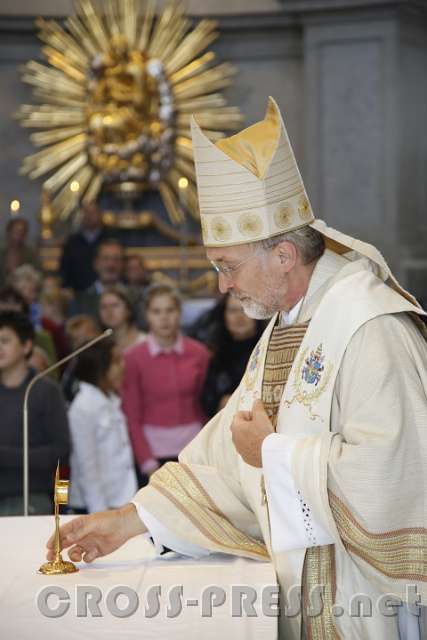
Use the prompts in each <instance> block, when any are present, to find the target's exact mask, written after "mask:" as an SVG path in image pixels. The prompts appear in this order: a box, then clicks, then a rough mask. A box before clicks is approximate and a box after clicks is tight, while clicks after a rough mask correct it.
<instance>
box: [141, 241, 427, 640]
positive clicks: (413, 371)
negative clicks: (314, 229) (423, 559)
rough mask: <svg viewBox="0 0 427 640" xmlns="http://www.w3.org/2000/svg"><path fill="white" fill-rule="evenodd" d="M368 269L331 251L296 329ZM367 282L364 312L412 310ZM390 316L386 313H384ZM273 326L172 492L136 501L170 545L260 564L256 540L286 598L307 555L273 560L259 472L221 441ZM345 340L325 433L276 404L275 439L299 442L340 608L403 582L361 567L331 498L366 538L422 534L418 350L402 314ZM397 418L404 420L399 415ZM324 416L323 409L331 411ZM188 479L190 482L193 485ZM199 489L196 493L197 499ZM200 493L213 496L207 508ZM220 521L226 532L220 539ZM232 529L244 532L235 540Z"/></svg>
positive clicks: (299, 467)
mask: <svg viewBox="0 0 427 640" xmlns="http://www.w3.org/2000/svg"><path fill="white" fill-rule="evenodd" d="M369 269H370V265H369V264H366V263H365V262H364V261H357V262H355V263H350V262H348V261H347V260H346V259H345V258H343V257H340V256H338V255H336V254H334V253H331V252H329V251H327V252H326V255H325V256H324V257H323V258H322V259H321V260H320V261H319V263H318V265H317V267H316V269H315V271H314V274H313V277H312V280H311V283H310V288H309V291H308V293H307V296H306V298H305V300H304V303H303V305H302V308H301V311H300V317H299V321H304V320H306V319H309V318H312V321H311V323H310V328H312V327H314V326H315V320H316V312H317V310H318V309H319V308H320V307H321V304H320V303H321V301H322V299H323V298H324V297H325V296H326V295H327V294H328V293H330V292H331V291H332V290H333V289H334V288H335V286H339V284H340V282H341V286H342V292H343V294H344V293H345V291H346V290H347V286H346V285H347V283H348V281H347V283H346V282H345V281H346V280H347V278H350V279H351V278H356V279H357V278H358V277H360V274H362V276H361V277H362V278H363V277H365V275H366V274H369ZM353 282H354V281H353ZM372 282H373V283H374V285H375V286H374V291H373V292H372V293H373V294H374V295H371V294H369V293H368V294H367V299H368V300H369V301H370V303H372V300H374V301H375V304H379V305H381V304H383V303H384V304H385V303H386V299H387V300H388V303H390V305H391V306H390V305H389V309H388V310H390V309H392V310H393V311H394V312H396V311H398V310H400V312H401V311H403V310H409V309H410V308H411V307H410V305H409V303H408V302H406V301H405V300H404V299H403V298H402V297H400V296H398V295H396V294H395V293H393V292H392V291H391V290H390V289H389V288H388V287H384V285H381V282H380V281H379V280H377V279H376V278H373V280H372ZM379 291H380V292H382V293H384V295H385V298H384V300H380V297H381V296H378V292H379ZM339 292H340V290H338V293H339ZM389 294H390V295H391V299H392V304H391V302H390V299H389ZM330 295H331V296H332V293H330ZM350 298H351V296H350ZM362 298H363V296H362ZM332 303H333V304H332ZM339 304H340V297H338V298H336V297H335V299H334V298H333V297H332V298H331V301H330V302H328V307H329V310H330V319H329V320H330V322H329V324H330V325H331V326H332V327H333V328H334V330H335V331H337V332H344V333H345V330H346V327H345V325H344V326H341V325H342V323H343V320H342V315H341V325H339V326H335V325H334V324H333V321H334V318H335V317H336V315H339V314H336V313H335V311H336V310H338V307H339ZM352 304H353V305H354V308H355V309H356V313H357V309H358V305H359V306H360V305H362V306H363V299H360V300H350V304H347V305H346V306H345V310H346V313H347V314H348V313H349V311H350V309H352V308H353V307H352ZM393 305H395V306H394V308H393ZM378 310H379V309H377V311H378ZM386 311H387V308H386V307H384V309H383V312H384V313H385V312H386ZM274 321H275V319H273V320H272V323H273V322H274ZM272 323H270V327H269V328H267V330H266V332H265V334H264V335H263V337H262V338H261V341H260V343H259V346H258V347H257V348H256V349H255V351H254V354H253V357H252V359H251V362H250V364H249V366H248V370H247V373H246V375H245V377H244V379H243V381H242V383H241V385H240V387H239V389H238V390H237V391H236V392H235V393H234V394H233V397H232V398H231V400H230V402H229V403H228V405H227V407H226V408H225V409H224V410H223V411H222V412H221V413H220V414H218V415H217V416H216V417H215V418H213V420H211V421H210V422H209V423H208V425H206V427H204V429H203V430H202V431H201V432H200V434H199V436H198V437H197V438H196V439H195V440H193V442H192V443H191V444H190V445H189V446H188V447H187V448H186V449H185V451H184V452H183V454H182V455H181V456H180V461H181V463H183V465H182V464H181V465H177V467H180V466H181V467H182V469H185V470H184V471H183V473H181V472H177V471H176V470H174V471H173V474H174V476H175V478H174V480H173V481H171V479H170V478H169V480H167V482H168V483H169V484H167V485H165V486H166V489H167V490H166V491H164V490H163V491H162V483H163V482H164V480H165V479H164V478H162V477H158V474H159V473H160V472H157V473H156V474H155V475H154V477H153V480H152V482H151V483H150V485H149V487H147V488H144V489H142V490H141V491H140V492H139V493H138V494H137V496H136V498H135V500H136V502H139V503H140V504H142V505H143V506H144V508H145V509H147V510H148V511H149V512H150V513H152V514H153V515H154V516H155V517H156V518H157V519H158V520H159V521H161V522H163V523H164V524H165V526H167V528H168V529H170V530H171V531H172V532H173V533H174V535H176V536H178V537H179V538H181V539H183V540H188V541H189V542H191V543H194V544H198V545H200V546H202V547H205V548H208V549H210V550H212V551H218V550H222V551H227V552H228V553H232V554H237V555H244V556H248V557H260V558H261V557H263V554H262V546H261V547H260V546H257V541H259V542H261V543H262V541H264V542H265V544H266V547H267V549H268V550H269V551H270V553H272V556H273V560H274V562H275V565H276V569H277V572H278V576H279V579H280V582H281V585H282V588H283V589H284V590H285V591H286V590H287V589H288V588H289V586H291V585H292V584H300V582H301V574H302V567H303V562H304V557H305V548H302V549H301V550H294V551H289V552H282V553H273V552H272V550H271V544H270V531H269V522H268V512H267V507H266V505H265V503H264V502H263V500H262V495H261V489H260V483H261V471H260V470H259V469H255V468H253V467H250V466H248V465H246V464H245V463H243V461H242V459H241V458H240V457H239V456H238V455H237V454H236V451H235V449H234V446H233V444H232V441H231V436H230V430H229V427H230V424H231V421H232V419H233V416H234V414H235V412H236V410H237V409H238V408H239V409H249V408H251V406H252V403H253V400H254V398H255V397H256V396H259V392H260V388H261V383H262V371H263V358H264V357H265V353H266V349H267V346H268V339H269V333H270V332H271V329H272ZM355 326H357V323H356V324H355ZM391 327H393V332H391V333H390V335H389V334H388V333H387V332H390V329H391ZM313 335H315V334H312V336H313ZM329 335H330V334H329ZM307 336H309V332H307V334H306V337H307ZM348 340H349V343H348V346H347V349H346V350H345V355H344V356H343V357H342V361H341V363H340V368H339V371H338V372H335V375H336V379H335V384H334V385H333V394H332V396H331V398H330V402H329V410H330V422H329V420H327V421H326V422H325V423H324V424H323V423H322V431H321V433H320V434H319V433H317V435H313V434H306V433H304V429H302V430H301V429H300V427H301V423H299V422H298V420H289V416H290V415H291V413H290V412H289V411H290V409H289V408H288V409H287V408H285V406H284V405H283V406H282V408H281V410H280V412H279V423H278V431H279V433H284V434H286V435H289V436H290V437H295V439H296V442H295V447H294V452H295V453H294V460H293V465H292V468H293V473H294V475H295V484H296V486H297V487H298V488H299V489H300V490H301V491H302V494H303V496H304V498H305V499H306V500H307V501H308V502H309V503H310V506H311V508H312V509H313V511H314V512H315V514H316V518H317V519H318V520H319V522H320V523H321V524H322V526H323V527H324V528H325V530H328V531H329V532H330V533H331V535H333V536H334V539H335V540H336V544H335V550H336V576H337V601H338V602H342V603H343V604H344V605H346V606H348V597H349V596H350V595H352V594H354V593H355V592H357V591H359V590H360V589H362V590H363V589H367V590H368V591H367V594H368V595H369V594H371V593H375V594H377V595H378V594H379V593H380V592H384V590H385V591H396V590H397V591H398V592H399V590H400V589H401V586H402V580H400V581H399V580H397V579H394V578H390V577H388V576H386V575H384V573H382V571H381V568H377V567H375V566H374V564H370V563H369V562H367V561H366V559H365V560H362V559H361V557H360V555H358V553H353V552H352V550H351V548H350V547H349V546H346V544H347V545H348V543H346V541H344V540H342V538H341V537H340V535H339V532H338V529H337V525H336V524H335V520H334V514H336V513H338V512H337V511H336V510H334V511H331V507H330V505H329V501H328V493H327V489H328V487H329V488H330V490H331V491H332V492H333V495H334V496H336V497H337V498H338V499H339V500H341V501H342V503H343V504H344V505H345V506H346V509H347V511H348V512H349V513H350V514H351V515H352V517H354V518H355V519H356V521H357V522H358V523H359V524H361V525H362V526H363V527H364V529H366V531H368V532H369V533H370V534H374V535H375V534H379V535H382V534H383V533H384V532H387V531H392V530H393V531H394V530H399V529H405V528H407V527H412V528H413V527H418V528H422V527H425V526H426V522H425V508H424V506H423V500H424V497H425V477H424V475H423V474H425V471H423V470H424V469H425V468H426V466H425V462H426V460H425V458H424V456H425V448H423V447H425V438H424V439H423V430H424V429H425V423H426V415H425V408H426V399H425V389H424V384H425V366H426V365H425V363H426V361H427V350H426V346H425V342H424V340H423V338H422V337H421V335H420V334H419V332H418V329H417V328H416V327H415V325H413V323H412V320H411V319H410V318H409V317H408V318H407V317H406V315H402V316H401V315H393V316H388V315H384V316H383V315H381V313H376V315H375V314H374V317H373V318H372V319H371V320H369V321H368V322H366V323H364V324H363V326H361V327H360V328H358V329H357V330H356V331H355V332H354V334H350V335H349V336H348ZM396 344H398V346H397V347H396ZM395 356H397V358H398V359H397V360H396V357H395ZM297 360H298V357H297V359H296V361H297ZM254 363H255V364H254ZM406 372H408V373H406ZM374 383H376V385H374ZM293 391H294V390H293V389H292V383H291V378H290V381H289V383H288V386H287V393H288V394H290V395H291V396H292V393H293ZM325 397H326V395H325ZM284 399H285V398H284ZM289 399H292V398H291V397H290V398H289ZM345 399H347V400H346V401H345V402H344V400H345ZM294 405H295V403H293V404H292V405H291V408H292V407H294ZM295 406H296V405H295ZM397 407H400V409H401V413H400V414H399V413H398V412H397ZM325 410H328V407H327V406H326V409H325ZM312 412H313V413H314V414H315V413H319V411H318V407H312ZM287 418H288V419H287ZM306 423H307V421H305V423H304V424H306ZM313 423H314V421H313ZM279 425H280V426H279ZM403 434H404V435H403ZM301 436H303V439H302V440H301ZM298 441H299V442H298ZM364 461H365V462H364ZM395 462H397V464H395ZM188 471H189V472H190V474H188ZM413 472H414V475H413ZM163 473H164V472H163ZM191 476H193V477H194V479H195V480H191V479H190V480H189V477H190V478H191ZM365 476H366V480H365V479H364V478H365ZM415 476H416V478H417V480H416V481H415ZM197 483H198V484H199V485H200V486H199V488H198V489H197V490H195V489H194V487H195V485H197ZM165 486H163V489H164V488H165ZM205 494H208V495H209V496H210V497H211V499H212V500H211V501H210V502H209V500H207V499H206V495H205ZM183 505H184V508H183ZM394 506H397V507H398V508H397V509H395V508H394ZM200 512H205V513H206V514H208V515H207V517H206V518H205V519H203V518H202V519H200V517H199V515H197V514H200ZM202 520H203V521H202ZM226 521H228V523H231V524H232V525H233V527H234V528H232V529H231V530H230V527H228V528H227V525H226ZM236 530H237V531H240V532H241V535H240V537H239V535H238V534H237V533H236ZM374 546H375V545H374ZM374 555H375V554H374ZM424 579H425V576H424V577H422V578H421V580H419V581H418V582H419V586H420V587H421V588H422V589H425V584H426V583H425V582H424ZM420 592H421V591H420ZM402 595H404V594H402ZM299 622H300V621H299V619H298V618H293V619H290V618H289V619H287V618H284V619H283V620H282V627H283V628H282V631H283V633H286V634H287V635H286V636H284V637H286V639H287V640H293V639H295V640H296V639H297V638H299V633H300V624H299ZM345 625H347V628H345ZM337 627H338V628H339V630H340V631H341V633H342V634H344V635H342V637H343V638H345V639H346V640H347V638H353V637H354V638H363V639H364V640H366V639H369V640H371V639H372V640H383V639H384V640H386V638H387V639H390V640H397V639H398V635H397V623H396V620H395V619H393V618H391V619H390V618H387V619H385V618H383V617H382V616H380V617H378V616H377V617H375V618H369V619H367V618H357V619H356V618H349V617H348V616H347V618H346V619H344V618H340V619H339V620H338V622H337ZM317 637H322V636H317Z"/></svg>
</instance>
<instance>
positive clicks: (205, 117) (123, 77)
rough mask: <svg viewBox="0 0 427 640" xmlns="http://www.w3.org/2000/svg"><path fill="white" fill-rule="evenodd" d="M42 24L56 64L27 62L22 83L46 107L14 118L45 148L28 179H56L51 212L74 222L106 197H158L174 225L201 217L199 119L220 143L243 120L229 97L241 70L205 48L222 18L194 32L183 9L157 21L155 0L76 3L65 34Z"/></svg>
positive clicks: (29, 167) (50, 184) (48, 189)
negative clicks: (193, 123) (85, 206)
mask: <svg viewBox="0 0 427 640" xmlns="http://www.w3.org/2000/svg"><path fill="white" fill-rule="evenodd" d="M37 26H38V28H39V38H40V39H41V40H42V41H43V43H44V45H45V46H44V47H43V48H42V53H43V55H44V57H45V58H46V60H47V64H40V63H38V62H35V61H30V62H28V63H27V64H26V65H25V67H24V69H23V75H22V78H23V80H24V82H26V83H28V84H30V85H32V86H33V95H34V97H35V98H36V99H37V101H38V102H39V104H37V105H23V106H22V107H21V108H20V110H19V112H18V113H17V118H18V119H19V120H20V122H21V124H22V126H24V127H27V128H30V129H35V130H37V131H35V132H34V133H32V134H31V140H32V142H33V144H34V145H35V146H36V147H40V148H41V149H40V151H38V152H37V153H34V154H33V155H31V156H28V157H27V158H25V160H24V162H23V166H22V170H21V171H22V173H24V174H26V175H28V176H29V177H30V178H32V179H36V178H39V177H40V176H45V175H46V174H49V177H48V178H47V179H46V180H45V181H44V183H43V190H44V192H45V193H46V194H47V196H48V197H49V199H50V201H51V207H52V211H53V212H54V214H55V215H56V216H57V217H59V218H60V219H63V220H64V219H67V218H68V217H69V216H70V215H72V213H73V212H74V211H75V209H76V207H77V206H78V205H79V203H80V202H83V203H85V202H90V201H93V200H95V199H96V197H97V196H98V194H99V192H100V191H101V189H103V188H108V189H111V190H112V191H115V192H117V193H118V194H120V195H125V196H126V197H129V198H133V197H136V196H137V195H138V194H140V193H142V192H143V191H144V190H147V189H158V190H159V192H160V194H161V197H162V199H163V202H164V204H165V207H166V209H167V211H168V214H169V217H170V220H171V222H172V223H174V224H180V223H182V222H183V220H184V219H185V215H186V213H187V212H188V213H190V215H192V216H193V217H194V218H196V219H198V217H199V211H198V205H197V195H196V189H195V173H194V166H193V155H192V149H191V139H190V131H189V121H190V115H191V114H192V113H194V114H195V116H196V118H197V120H198V122H199V123H200V124H201V125H202V126H203V127H204V129H205V130H206V131H207V134H208V135H210V137H211V138H212V139H214V140H215V139H217V138H219V137H221V136H222V135H223V132H224V131H226V130H230V129H235V128H237V126H238V125H239V123H240V122H241V120H242V116H241V114H240V111H239V109H238V108H236V107H230V106H228V105H227V102H226V100H225V98H224V96H223V93H222V91H223V89H224V88H225V87H227V86H228V85H230V84H231V82H232V77H233V75H234V73H235V69H234V67H233V66H232V65H230V64H228V63H222V64H215V54H214V53H213V52H212V51H206V49H207V48H208V47H209V46H210V44H211V43H212V42H213V41H214V40H215V39H216V38H217V37H218V32H217V30H216V26H217V25H216V23H215V21H213V20H201V21H200V22H199V23H198V24H196V26H194V27H193V26H192V25H191V21H190V20H189V19H188V17H187V16H186V15H185V12H184V10H183V8H182V6H181V5H180V4H177V3H175V2H172V3H170V4H168V5H166V7H165V8H164V9H163V11H162V12H161V13H159V14H158V15H156V7H155V2H153V1H151V0H148V2H147V3H144V6H143V7H141V6H140V3H139V1H138V0H104V2H97V1H96V0H77V1H76V3H75V15H73V16H71V17H69V18H68V19H67V20H66V21H65V25H64V27H62V26H60V25H59V24H58V23H56V22H55V21H53V20H49V21H46V20H43V19H39V20H38V21H37ZM183 177H184V178H186V179H187V180H186V181H184V184H185V185H186V186H185V189H182V188H181V189H180V185H181V187H182V184H183V181H182V180H181V181H180V179H181V178H183Z"/></svg>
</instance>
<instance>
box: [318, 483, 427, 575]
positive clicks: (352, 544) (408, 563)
mask: <svg viewBox="0 0 427 640" xmlns="http://www.w3.org/2000/svg"><path fill="white" fill-rule="evenodd" d="M329 503H330V505H331V510H332V514H333V516H334V520H335V522H336V525H337V528H338V531H339V534H340V537H341V539H342V541H343V543H344V546H345V547H346V549H347V550H348V551H351V552H352V553H354V554H355V555H357V556H359V558H362V559H363V560H364V561H365V562H367V563H368V564H370V565H371V566H373V567H375V569H377V570H378V571H380V572H381V573H383V574H384V575H386V576H388V577H389V578H394V579H406V580H420V581H422V582H427V529H424V528H422V527H413V528H407V529H398V530H395V531H385V532H383V533H371V532H370V531H367V530H366V529H365V528H364V527H362V525H361V524H360V523H359V522H357V520H356V519H355V518H354V516H353V515H352V513H351V512H350V511H349V509H348V508H347V507H346V506H345V504H344V503H343V502H342V501H341V500H340V499H339V498H337V496H335V495H334V494H333V493H332V492H329Z"/></svg>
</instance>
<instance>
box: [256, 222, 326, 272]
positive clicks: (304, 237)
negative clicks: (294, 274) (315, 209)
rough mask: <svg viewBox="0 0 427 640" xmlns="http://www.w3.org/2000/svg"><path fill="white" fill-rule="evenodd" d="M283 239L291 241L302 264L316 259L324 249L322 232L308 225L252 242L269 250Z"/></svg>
mask: <svg viewBox="0 0 427 640" xmlns="http://www.w3.org/2000/svg"><path fill="white" fill-rule="evenodd" d="M284 241H286V242H292V244H293V245H294V246H295V247H296V248H297V250H298V252H299V254H300V256H301V258H302V261H303V264H310V262H313V261H314V260H317V259H318V258H320V257H321V256H322V255H323V253H324V251H325V240H324V238H323V236H322V234H321V233H319V231H316V229H313V228H312V227H309V226H308V225H305V226H304V227H301V228H300V229H295V230H294V231H287V232H286V233H280V234H279V235H277V236H272V237H271V238H266V239H265V240H259V241H258V242H255V243H254V244H255V245H257V246H258V247H261V248H262V249H263V250H264V251H269V250H270V249H274V247H277V245H278V244H280V243H281V242H284Z"/></svg>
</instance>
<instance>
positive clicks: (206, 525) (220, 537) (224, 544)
mask: <svg viewBox="0 0 427 640" xmlns="http://www.w3.org/2000/svg"><path fill="white" fill-rule="evenodd" d="M151 485H152V486H153V487H155V488H156V489H157V490H158V491H159V492H160V493H161V494H162V495H164V496H165V497H166V498H167V499H168V500H170V501H171V502H172V503H173V504H174V505H175V506H176V508H177V509H179V511H181V512H182V513H183V514H184V515H185V517H186V518H188V519H189V520H190V521H191V522H192V523H193V524H194V526H195V527H196V528H197V529H198V530H199V531H200V533H201V534H202V535H204V536H205V537H206V538H207V539H208V540H210V541H211V542H212V543H213V544H214V545H215V546H216V547H217V549H218V551H223V552H227V551H228V552H230V551H234V552H236V551H241V552H243V553H245V554H249V555H251V556H253V557H258V558H262V559H269V557H270V556H269V554H268V552H267V549H266V546H265V545H264V544H263V543H262V542H260V541H259V540H256V539H255V538H252V537H250V536H247V535H246V534H245V533H243V531H240V529H237V528H236V527H235V526H234V525H233V524H231V522H230V521H229V520H228V519H227V517H226V516H225V515H224V514H223V513H222V512H221V510H220V509H219V507H218V506H217V505H216V504H215V502H214V501H213V500H212V498H211V496H210V495H209V494H208V493H207V492H206V491H205V489H204V488H203V486H202V485H201V483H200V482H199V480H198V479H197V478H196V477H195V475H194V474H193V473H192V472H191V470H190V468H189V467H188V466H187V465H185V464H182V463H178V462H167V463H166V464H165V465H164V466H163V467H161V468H160V469H159V470H158V471H157V472H156V474H155V475H154V476H153V478H152V479H151Z"/></svg>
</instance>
